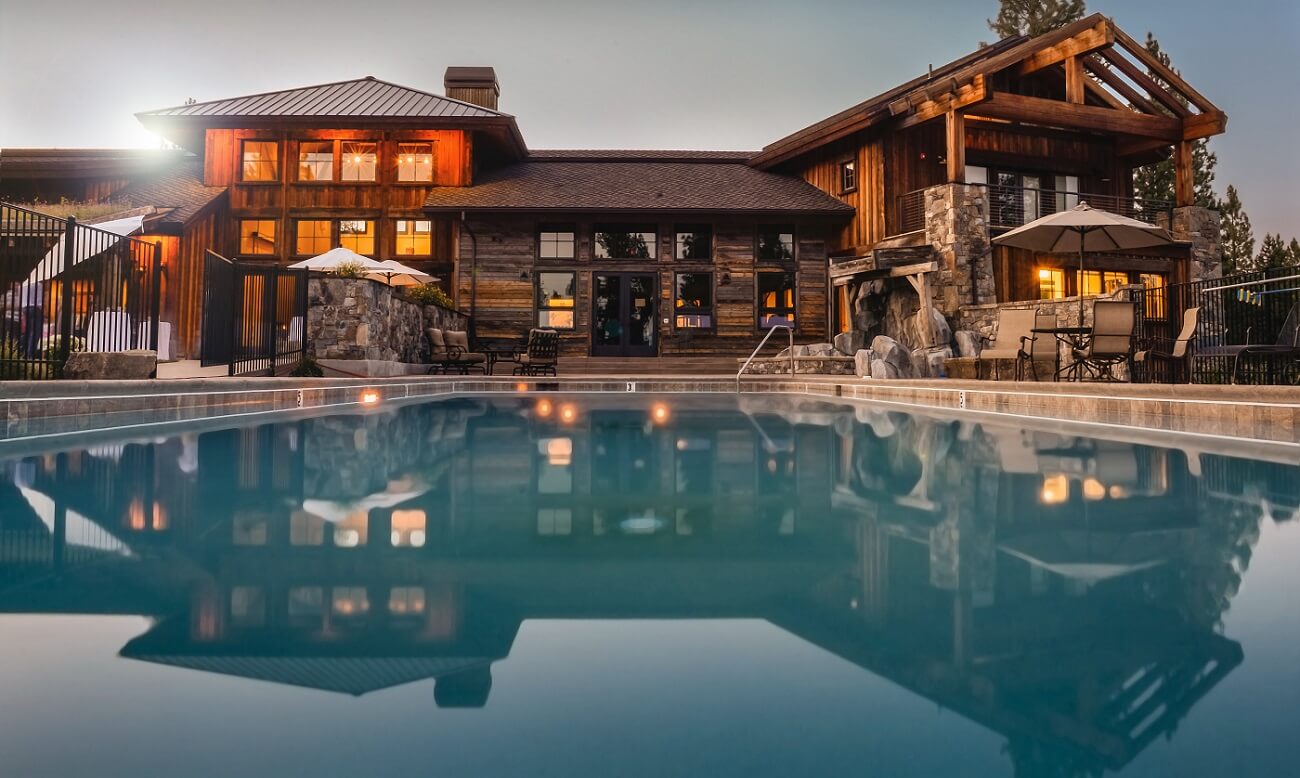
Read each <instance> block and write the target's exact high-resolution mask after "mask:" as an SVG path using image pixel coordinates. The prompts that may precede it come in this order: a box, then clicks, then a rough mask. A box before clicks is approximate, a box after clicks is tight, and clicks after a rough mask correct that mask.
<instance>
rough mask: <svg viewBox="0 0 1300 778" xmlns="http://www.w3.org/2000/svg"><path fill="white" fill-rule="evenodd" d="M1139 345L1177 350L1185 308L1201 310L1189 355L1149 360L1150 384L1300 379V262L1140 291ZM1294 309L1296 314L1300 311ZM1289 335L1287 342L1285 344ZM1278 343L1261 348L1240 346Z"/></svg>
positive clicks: (1145, 376)
mask: <svg viewBox="0 0 1300 778" xmlns="http://www.w3.org/2000/svg"><path fill="white" fill-rule="evenodd" d="M1134 299H1135V300H1136V301H1137V302H1138V303H1139V304H1138V306H1137V309H1138V343H1139V348H1141V349H1143V350H1148V351H1154V352H1156V353H1158V354H1173V351H1174V346H1175V340H1176V339H1177V337H1178V334H1179V331H1180V329H1181V328H1182V325H1183V316H1184V312H1185V311H1186V310H1187V309H1189V308H1198V309H1199V311H1198V314H1197V325H1196V332H1195V336H1194V338H1193V339H1192V341H1191V344H1190V348H1189V355H1188V356H1187V357H1185V358H1182V359H1156V360H1150V361H1146V362H1144V364H1143V365H1142V366H1141V368H1140V369H1139V370H1138V371H1137V374H1136V376H1135V378H1136V379H1137V380H1139V381H1144V382H1157V383H1163V382H1183V381H1188V380H1190V381H1191V382H1192V383H1200V384H1227V383H1234V382H1235V383H1242V384H1291V383H1296V382H1297V381H1300V352H1296V351H1294V350H1291V351H1288V350H1287V349H1285V348H1276V347H1278V346H1286V345H1290V346H1292V347H1296V346H1297V345H1300V344H1297V343H1296V338H1297V337H1298V336H1297V334H1296V332H1295V331H1294V328H1295V324H1296V322H1297V321H1300V268H1296V267H1283V268H1272V269H1269V270H1261V271H1255V272H1251V273H1239V274H1236V275H1231V276H1225V277H1223V278H1215V279H1210V280H1205V281H1193V282H1190V283H1184V284H1171V285H1169V286H1166V287H1145V288H1142V289H1136V290H1134ZM1293 311H1294V313H1293ZM1284 341H1285V342H1284ZM1246 345H1252V346H1257V347H1259V346H1273V347H1275V348H1269V349H1265V348H1260V349H1258V350H1257V351H1253V350H1251V349H1246V350H1243V349H1241V348H1239V347H1240V346H1246Z"/></svg>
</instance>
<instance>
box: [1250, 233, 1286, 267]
mask: <svg viewBox="0 0 1300 778" xmlns="http://www.w3.org/2000/svg"><path fill="white" fill-rule="evenodd" d="M1290 259H1291V252H1290V251H1289V250H1287V246H1286V244H1285V243H1283V242H1282V236H1281V235H1274V234H1272V233H1269V234H1268V235H1265V236H1264V242H1263V243H1261V244H1259V256H1257V257H1255V266H1254V267H1253V268H1251V269H1252V270H1268V269H1270V268H1275V267H1286V266H1287V265H1288V264H1290V261H1289V260H1290Z"/></svg>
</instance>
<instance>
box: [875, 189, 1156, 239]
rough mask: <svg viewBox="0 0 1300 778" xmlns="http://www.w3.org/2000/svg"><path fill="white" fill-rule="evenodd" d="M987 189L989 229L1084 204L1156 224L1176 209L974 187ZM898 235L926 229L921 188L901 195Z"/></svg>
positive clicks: (1074, 195)
mask: <svg viewBox="0 0 1300 778" xmlns="http://www.w3.org/2000/svg"><path fill="white" fill-rule="evenodd" d="M972 186H979V187H982V188H983V189H984V190H985V193H986V200H987V202H988V209H989V226H990V227H991V228H992V229H994V230H1001V229H1013V228H1015V227H1020V226H1022V225H1024V224H1028V223H1029V222H1031V221H1033V220H1035V219H1041V218H1042V217H1044V216H1050V215H1051V214H1054V213H1057V212H1059V211H1065V210H1069V209H1070V208H1073V207H1075V206H1076V205H1078V204H1079V203H1081V202H1086V203H1088V205H1090V206H1092V207H1093V208H1097V209H1099V210H1103V211H1109V212H1111V213H1117V214H1120V215H1121V216H1127V217H1129V218H1132V219H1138V220H1140V221H1144V222H1147V223H1148V224H1155V223H1157V222H1158V221H1160V220H1161V219H1162V218H1164V219H1169V218H1171V216H1172V213H1173V210H1172V206H1171V204H1170V203H1168V202H1165V201H1161V200H1143V199H1140V198H1134V197H1116V196H1114V195H1103V194H1091V193H1086V192H1072V191H1064V190H1053V189H1032V188H1029V187H1020V186H998V185H991V184H972ZM898 216H899V224H898V230H897V233H898V234H902V233H906V232H913V231H916V230H921V229H924V228H925V190H924V189H918V190H916V191H914V192H908V193H906V194H902V195H899V196H898Z"/></svg>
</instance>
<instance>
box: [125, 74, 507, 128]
mask: <svg viewBox="0 0 1300 778" xmlns="http://www.w3.org/2000/svg"><path fill="white" fill-rule="evenodd" d="M136 115H137V116H140V117H146V116H148V117H164V116H165V117H196V118H197V117H221V116H264V117H289V116H300V117H315V116H321V117H324V116H330V117H340V116H342V117H347V116H351V117H358V118H362V117H386V118H484V119H487V118H512V117H510V114H506V113H502V112H500V111H493V110H491V109H488V108H483V107H481V106H478V105H474V104H473V103H466V102H463V101H461V100H454V99H452V98H450V97H444V96H442V95H436V94H433V93H431V92H424V91H421V90H419V89H412V88H411V87H407V86H401V85H399V84H393V83H390V82H388V81H380V80H379V79H377V78H375V77H374V76H366V77H365V78H356V79H352V80H350V81H336V82H333V83H329V84H317V85H315V86H304V87H298V88H295V89H283V90H280V91H276V92H263V93H261V94H255V95H246V96H244V97H231V98H226V99H222V100H209V101H206V102H202V103H191V104H189V105H178V106H174V107H172V108H160V109H158V110H155V111H142V112H140V113H138V114H136Z"/></svg>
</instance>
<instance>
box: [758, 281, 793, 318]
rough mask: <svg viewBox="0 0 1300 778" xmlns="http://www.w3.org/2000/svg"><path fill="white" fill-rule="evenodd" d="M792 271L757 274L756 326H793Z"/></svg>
mask: <svg viewBox="0 0 1300 778" xmlns="http://www.w3.org/2000/svg"><path fill="white" fill-rule="evenodd" d="M794 295H795V291H794V273H789V272H779V273H759V274H758V326H759V327H771V326H774V325H777V324H784V325H786V326H788V327H793V326H794V317H795V305H794V300H795V297H794Z"/></svg>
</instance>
